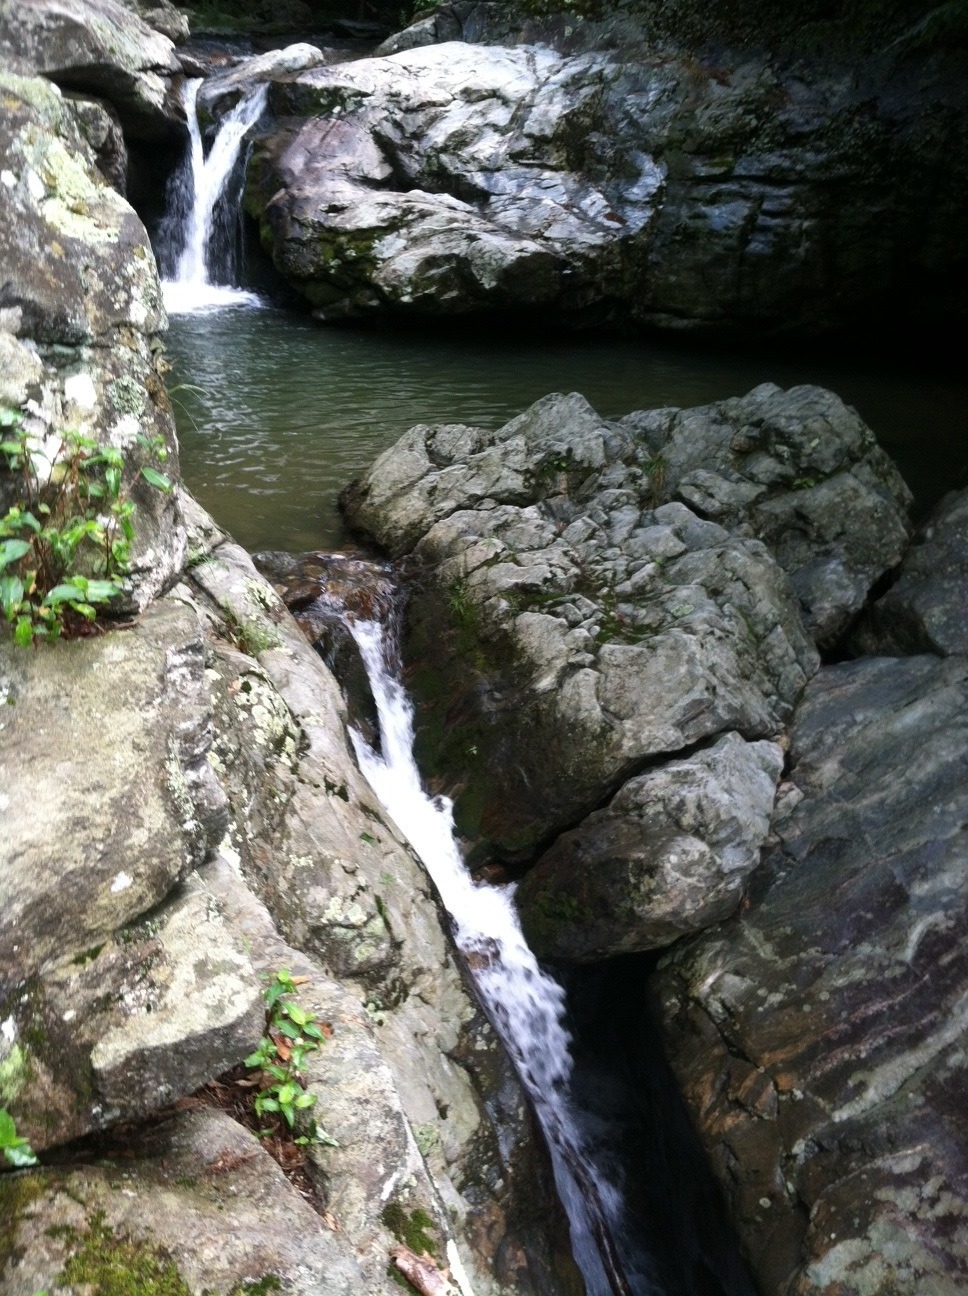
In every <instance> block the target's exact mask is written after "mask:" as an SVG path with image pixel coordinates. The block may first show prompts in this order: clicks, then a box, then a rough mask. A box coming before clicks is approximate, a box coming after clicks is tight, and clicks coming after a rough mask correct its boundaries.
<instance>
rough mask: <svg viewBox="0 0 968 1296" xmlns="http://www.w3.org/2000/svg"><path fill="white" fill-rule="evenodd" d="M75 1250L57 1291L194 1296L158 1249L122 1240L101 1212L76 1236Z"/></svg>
mask: <svg viewBox="0 0 968 1296" xmlns="http://www.w3.org/2000/svg"><path fill="white" fill-rule="evenodd" d="M71 1241H72V1243H73V1244H74V1245H75V1247H76V1250H75V1251H74V1254H73V1255H72V1256H71V1257H70V1259H69V1260H68V1261H67V1263H66V1264H65V1265H64V1268H63V1270H62V1271H61V1273H60V1275H59V1277H58V1278H57V1281H56V1286H57V1287H61V1288H63V1287H86V1288H87V1289H88V1290H90V1291H92V1292H96V1293H97V1296H192V1292H191V1288H189V1287H188V1285H187V1284H186V1283H185V1281H184V1279H183V1278H182V1276H181V1274H179V1272H178V1270H177V1268H176V1267H175V1264H174V1262H173V1261H172V1260H171V1259H170V1258H169V1257H168V1256H166V1255H165V1254H164V1252H162V1251H160V1250H158V1249H157V1248H155V1247H151V1246H147V1245H146V1244H145V1243H142V1242H133V1241H131V1240H130V1239H129V1238H125V1237H119V1236H117V1235H116V1234H115V1233H113V1232H112V1231H111V1229H109V1228H108V1227H107V1225H106V1224H105V1222H104V1215H103V1214H102V1213H101V1212H98V1214H96V1215H94V1216H93V1218H92V1219H91V1222H90V1227H89V1228H88V1230H87V1232H86V1233H76V1232H75V1233H73V1236H72V1238H71Z"/></svg>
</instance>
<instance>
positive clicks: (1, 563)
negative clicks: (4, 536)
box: [0, 540, 30, 570]
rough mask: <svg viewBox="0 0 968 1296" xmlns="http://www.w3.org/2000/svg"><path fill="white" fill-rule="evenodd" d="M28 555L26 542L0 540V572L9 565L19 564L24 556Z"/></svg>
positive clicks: (28, 546) (28, 550)
mask: <svg viewBox="0 0 968 1296" xmlns="http://www.w3.org/2000/svg"><path fill="white" fill-rule="evenodd" d="M29 553H30V543H29V541H27V540H0V570H2V569H3V568H4V567H9V565H10V564H11V563H15V562H19V561H20V559H21V558H23V557H24V555H25V554H29Z"/></svg>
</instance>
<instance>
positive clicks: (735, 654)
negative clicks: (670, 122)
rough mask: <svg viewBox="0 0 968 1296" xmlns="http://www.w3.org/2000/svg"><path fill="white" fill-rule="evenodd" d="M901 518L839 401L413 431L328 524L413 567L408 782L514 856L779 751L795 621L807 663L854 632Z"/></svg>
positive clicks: (797, 395)
mask: <svg viewBox="0 0 968 1296" xmlns="http://www.w3.org/2000/svg"><path fill="white" fill-rule="evenodd" d="M700 464H701V465H702V466H700ZM807 474H810V475H809V476H807ZM908 499H909V496H908V492H907V489H906V487H905V486H904V484H903V482H901V480H900V478H899V476H898V475H897V472H896V470H895V469H894V467H893V465H892V464H891V463H890V461H889V460H888V459H887V457H886V456H885V455H884V454H883V452H882V451H881V450H880V449H879V448H878V447H877V445H876V443H875V442H874V439H873V436H872V434H871V432H870V430H869V429H868V428H866V427H865V425H864V424H863V423H862V422H861V421H860V420H859V419H858V417H857V416H856V414H854V413H853V412H852V411H850V410H848V409H847V408H846V407H845V406H844V405H843V404H842V403H841V402H840V401H839V400H838V399H837V397H835V396H833V395H832V394H831V393H829V392H824V391H822V390H820V389H818V388H813V387H801V388H793V389H791V390H790V391H789V392H783V391H781V390H780V389H779V388H777V387H774V386H772V385H764V386H763V387H759V388H757V389H756V390H755V391H753V392H751V393H750V394H749V395H748V396H745V397H743V398H737V399H733V400H727V401H723V402H720V403H719V404H717V405H710V406H705V407H701V408H699V409H695V410H654V411H646V412H641V413H638V414H634V415H629V416H628V417H627V418H625V419H622V420H620V421H619V422H617V423H609V422H606V421H604V420H602V419H601V418H599V416H598V415H597V414H596V413H595V411H594V410H593V409H592V408H591V407H590V406H589V405H588V404H587V402H586V401H584V400H583V399H582V398H581V397H580V396H577V395H572V396H568V397H562V396H551V397H546V398H545V399H544V400H542V401H539V402H537V403H536V404H535V405H534V406H532V407H531V409H530V410H528V411H526V412H525V413H524V414H522V415H520V416H519V417H518V418H516V419H513V420H511V422H510V423H508V424H506V425H505V426H504V427H503V428H500V429H499V430H498V431H496V432H485V431H482V430H480V429H474V428H466V427H461V426H451V425H446V426H442V427H438V428H427V427H417V428H413V429H412V430H411V431H410V432H409V433H407V434H406V435H405V436H404V437H403V438H402V439H401V440H400V441H399V442H398V443H397V445H396V446H394V447H392V448H391V449H390V450H388V451H386V452H385V453H384V454H383V455H381V456H380V458H379V459H378V460H377V461H376V463H375V464H374V465H373V467H372V468H371V469H370V471H369V472H368V473H367V474H366V475H365V476H364V478H362V479H361V480H360V481H359V482H357V483H354V485H353V486H352V487H350V488H349V489H348V490H347V491H346V492H345V495H344V499H343V503H344V507H345V509H346V511H347V516H348V518H349V520H350V522H351V524H352V525H354V526H356V527H358V528H359V529H360V530H361V531H363V532H365V533H366V534H367V535H369V536H371V537H373V538H374V539H376V540H377V541H378V542H379V543H381V544H383V545H385V546H386V547H387V548H388V549H389V550H390V551H391V553H393V554H396V555H402V554H407V553H409V554H411V555H412V557H413V559H414V560H415V563H414V570H415V571H416V573H417V575H416V577H415V590H414V596H413V599H412V601H411V605H410V610H409V613H408V616H409V623H410V632H409V633H410V650H409V651H410V653H411V656H412V657H413V659H414V660H415V670H416V676H415V679H416V686H417V688H418V691H419V692H420V693H421V695H422V697H423V700H424V702H425V704H426V706H425V709H423V710H422V711H421V713H420V716H421V722H422V727H423V732H422V739H421V740H422V743H423V753H424V758H425V760H426V761H427V762H429V765H428V768H429V769H430V770H431V772H433V773H439V772H443V771H446V773H447V775H448V776H449V778H450V779H451V780H453V785H455V790H456V791H457V793H458V796H457V814H458V822H459V823H460V824H461V827H462V828H463V830H464V831H466V832H469V833H471V834H478V833H480V834H482V835H483V836H484V837H485V838H487V839H488V840H490V841H491V842H494V843H496V844H499V845H500V846H501V848H502V849H503V850H506V851H508V850H510V851H521V850H525V849H528V848H530V847H531V846H533V845H534V844H536V843H539V842H540V841H541V840H542V838H546V837H547V835H548V834H549V833H551V832H555V831H560V830H561V829H562V828H566V827H570V826H571V825H573V824H575V823H576V822H577V821H578V819H579V818H580V817H581V816H582V815H583V814H586V813H588V811H590V810H592V809H594V808H595V807H596V806H597V805H599V804H600V803H601V801H602V798H603V797H605V796H609V795H611V794H612V793H613V792H614V791H615V790H616V789H617V788H618V787H619V786H620V784H621V783H622V782H623V781H624V780H625V779H627V778H628V777H629V776H630V775H631V774H633V773H635V772H636V767H637V766H638V767H641V764H642V763H643V762H645V761H647V760H652V759H654V758H655V757H657V756H668V755H671V754H673V753H676V752H679V751H681V750H682V749H683V748H685V747H688V746H691V745H692V744H695V743H697V742H703V741H707V740H709V739H711V738H714V737H715V736H717V735H719V734H722V733H725V732H727V731H729V730H737V731H738V732H739V733H740V734H741V735H742V736H743V737H745V738H747V739H763V738H772V737H774V736H775V735H776V734H777V733H779V732H780V730H781V729H782V728H783V726H784V724H785V723H786V720H787V719H788V718H789V715H790V712H791V709H792V706H793V704H794V703H795V701H796V699H797V697H798V695H799V692H800V690H801V689H802V687H803V685H804V684H805V682H806V680H807V679H808V678H809V676H810V675H811V674H812V672H813V670H814V669H815V667H816V655H815V653H814V652H813V650H812V648H811V646H810V645H809V644H808V642H807V640H806V637H805V635H804V630H803V626H802V623H801V615H802V616H803V618H804V619H805V620H806V621H807V622H808V623H810V624H812V625H813V627H814V629H815V632H816V634H817V636H818V637H819V638H820V639H821V641H822V642H824V641H827V640H829V639H830V638H831V637H832V636H833V635H834V634H835V632H836V631H837V630H839V629H841V628H843V626H844V625H845V624H846V623H847V622H848V620H849V619H850V618H851V617H852V616H853V615H854V614H856V612H857V611H858V610H859V609H860V607H861V606H862V604H863V600H864V598H865V597H866V594H867V591H868V589H869V587H870V586H871V584H873V582H874V581H876V580H877V579H878V578H879V577H880V576H881V575H882V574H883V572H884V571H885V570H887V569H888V568H889V567H890V566H891V565H892V564H893V563H894V562H896V561H897V558H898V556H899V554H900V552H901V548H902V545H903V542H904V538H905V537H906V534H907V523H906V518H905V512H904V510H905V508H906V505H907V502H908ZM848 500H849V502H850V508H849V510H848V509H847V508H846V506H845V504H846V502H847V501H848ZM664 501H668V502H664ZM784 568H785V569H786V573H788V574H789V577H790V582H792V588H791V584H790V583H788V580H787V574H785V573H784V571H783V569H784ZM838 575H839V580H834V577H835V576H838ZM825 576H826V577H827V578H829V582H830V583H829V585H828V584H827V583H825V580H824V577H825ZM793 591H796V593H798V594H799V595H800V599H799V600H796V598H795V596H794V592H793ZM447 623H449V632H448V633H447V634H445V635H444V636H442V635H441V628H442V626H444V625H447ZM549 751H554V752H555V753H556V756H555V759H554V760H553V761H552V760H549V759H548V752H549Z"/></svg>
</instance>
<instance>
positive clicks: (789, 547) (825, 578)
mask: <svg viewBox="0 0 968 1296" xmlns="http://www.w3.org/2000/svg"><path fill="white" fill-rule="evenodd" d="M622 426H624V427H627V428H629V430H630V431H632V433H633V435H634V436H635V437H636V438H637V439H641V440H642V442H643V443H644V444H645V445H647V446H648V447H649V449H650V450H651V451H652V453H653V455H654V459H653V464H654V465H655V472H656V473H658V474H660V475H661V485H660V486H659V487H658V489H659V490H660V492H661V494H662V496H663V497H664V498H669V499H677V500H681V501H682V502H683V503H684V504H687V505H688V506H689V507H690V508H692V509H695V510H696V512H698V513H699V514H700V515H701V516H702V517H706V518H709V519H710V520H711V521H713V522H718V523H719V524H720V525H721V526H724V527H726V528H728V529H729V530H730V531H733V532H736V533H738V534H740V535H744V534H752V535H755V536H758V537H759V539H761V540H762V541H763V542H764V544H766V545H767V547H768V548H769V549H770V550H771V552H772V553H773V555H774V556H775V557H776V559H777V561H778V562H779V563H780V566H781V567H783V568H784V570H785V571H786V572H787V573H788V574H789V576H790V581H791V583H792V585H793V588H794V590H795V591H796V593H797V597H798V598H799V599H800V603H801V606H802V607H803V610H804V616H805V619H806V622H807V625H808V626H809V627H810V629H811V630H812V632H813V634H814V637H815V638H816V639H817V641H818V642H819V643H820V644H829V643H831V642H833V641H834V640H836V638H837V637H838V636H839V635H840V634H842V633H843V631H844V630H845V629H846V627H847V625H848V624H849V622H850V620H851V618H852V617H854V616H855V615H856V614H857V612H858V611H859V610H860V609H861V608H862V607H863V605H864V602H865V600H866V598H867V594H868V592H869V590H870V589H871V587H872V586H873V585H874V583H875V582H876V581H877V580H878V579H879V578H880V577H881V576H882V575H883V574H884V573H885V572H886V571H888V570H890V568H892V567H893V566H895V565H896V564H897V563H898V562H899V561H900V557H901V554H902V553H903V551H904V548H905V545H906V543H907V540H908V536H909V534H910V526H909V523H908V510H909V508H910V506H911V492H910V491H909V490H908V488H907V486H906V485H905V483H904V481H903V480H902V478H901V476H900V474H899V473H898V471H897V469H896V468H895V466H894V464H893V463H892V462H891V460H890V459H889V458H888V456H887V455H886V454H885V453H884V451H883V450H882V449H881V448H880V446H878V444H877V442H876V440H875V439H874V434H873V432H871V430H870V428H869V427H868V426H867V425H866V424H865V423H864V421H863V419H861V418H860V416H859V415H858V414H857V412H856V410H853V409H851V408H849V407H848V406H846V405H844V403H843V402H842V401H841V400H840V399H839V397H837V396H835V395H834V393H833V392H829V391H825V390H824V389H823V388H821V387H806V386H803V387H791V388H790V389H789V391H782V390H781V389H780V388H779V387H774V386H772V385H771V384H764V385H763V386H761V387H757V388H756V389H755V390H754V391H752V392H750V393H749V395H748V396H744V397H742V398H741V399H737V400H728V401H722V402H721V403H720V404H718V405H706V406H701V407H699V408H698V409H691V410H648V411H643V412H640V413H636V414H630V415H629V417H628V418H627V419H625V420H623V421H622Z"/></svg>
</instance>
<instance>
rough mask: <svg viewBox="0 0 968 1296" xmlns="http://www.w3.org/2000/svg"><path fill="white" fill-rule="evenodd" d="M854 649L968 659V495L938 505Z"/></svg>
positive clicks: (953, 496)
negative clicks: (967, 656)
mask: <svg viewBox="0 0 968 1296" xmlns="http://www.w3.org/2000/svg"><path fill="white" fill-rule="evenodd" d="M852 645H853V647H854V648H855V649H856V650H857V651H858V652H859V653H887V654H891V655H893V654H895V653H901V654H906V653H919V652H936V653H940V654H941V655H942V656H945V657H946V656H948V655H950V654H951V653H968V490H963V491H958V492H954V491H953V492H952V493H951V494H950V495H946V496H945V498H944V499H943V500H942V501H941V503H940V504H939V505H938V508H937V509H936V510H935V512H934V514H933V515H932V516H931V518H930V519H929V520H928V522H927V523H925V526H924V528H923V530H922V531H921V533H920V534H919V535H918V536H917V538H916V540H915V543H914V544H912V545H911V547H910V549H908V551H907V553H906V554H905V555H904V561H903V563H902V564H901V570H900V572H899V574H898V578H897V580H896V581H895V583H894V584H893V585H892V586H891V588H890V589H889V590H888V592H887V593H886V594H884V595H883V596H882V597H881V598H879V599H878V600H877V602H876V603H875V604H874V605H873V607H871V608H870V609H869V611H868V613H867V614H866V616H865V617H864V620H863V622H862V623H861V625H860V626H859V627H858V630H857V633H856V634H855V635H854V636H853V637H852Z"/></svg>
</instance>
